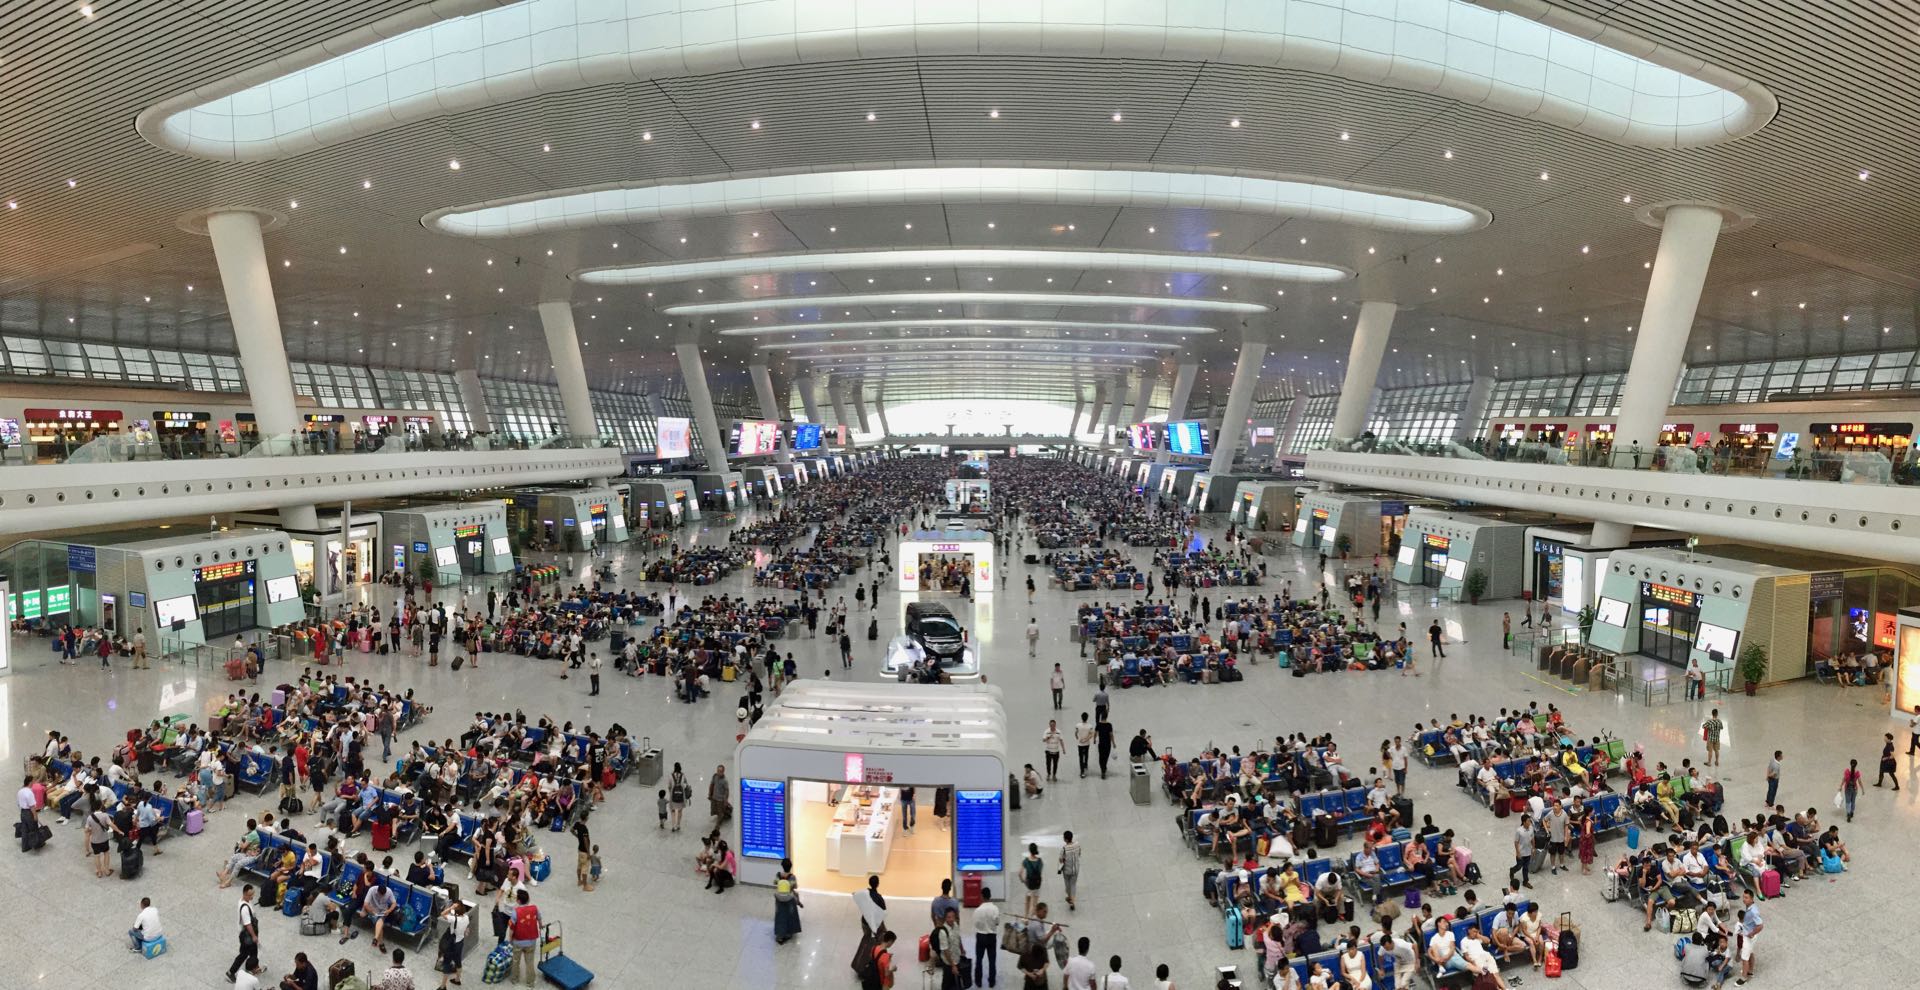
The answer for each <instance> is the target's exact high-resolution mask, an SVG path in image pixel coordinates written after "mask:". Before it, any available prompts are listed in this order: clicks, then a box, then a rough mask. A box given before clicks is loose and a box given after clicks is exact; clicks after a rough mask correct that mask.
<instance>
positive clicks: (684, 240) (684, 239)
mask: <svg viewBox="0 0 1920 990" xmlns="http://www.w3.org/2000/svg"><path fill="white" fill-rule="evenodd" d="M680 243H682V244H685V243H687V239H686V238H684V237H682V238H680ZM547 253H548V254H552V253H553V252H551V251H549V252H547Z"/></svg>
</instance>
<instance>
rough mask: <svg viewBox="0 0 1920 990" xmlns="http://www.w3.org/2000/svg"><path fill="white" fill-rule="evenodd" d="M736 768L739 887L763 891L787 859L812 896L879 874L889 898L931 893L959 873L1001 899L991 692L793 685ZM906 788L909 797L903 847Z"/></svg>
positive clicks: (1000, 809) (999, 761)
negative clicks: (910, 815)
mask: <svg viewBox="0 0 1920 990" xmlns="http://www.w3.org/2000/svg"><path fill="white" fill-rule="evenodd" d="M733 767H734V782H735V783H734V786H735V787H737V788H738V790H739V803H738V804H737V805H736V807H737V808H738V812H739V814H738V819H739V825H738V826H737V828H738V831H737V832H736V833H735V835H736V837H737V839H738V853H739V855H740V880H741V881H742V882H744V883H751V884H760V885H770V884H772V883H773V876H774V873H775V872H776V871H778V870H779V868H780V860H781V859H782V858H790V859H792V860H793V867H794V872H795V873H797V874H798V875H799V877H800V885H801V886H802V887H803V888H808V889H813V890H825V891H839V892H845V893H851V892H853V891H856V890H860V889H864V888H865V887H866V885H867V877H868V876H872V875H876V874H877V875H879V876H880V877H881V884H882V886H883V889H886V890H897V891H929V890H938V889H940V881H941V880H944V879H950V878H956V877H957V876H958V875H960V874H963V873H978V874H980V875H981V880H982V882H983V883H984V884H985V885H986V886H987V887H989V888H991V889H993V890H994V891H995V892H996V894H1004V893H1006V891H1007V890H1008V884H1007V882H1006V879H1007V793H1006V790H1007V787H1008V786H1009V784H1010V783H1011V781H1010V779H1009V777H1008V774H1007V717H1006V710H1005V709H1004V708H1003V707H1002V705H1001V702H1000V689H999V688H998V687H995V686H992V685H987V684H937V685H911V684H866V683H854V682H850V681H817V680H800V681H795V682H793V683H792V684H791V685H789V686H788V687H787V689H786V691H785V692H784V693H782V694H781V695H780V696H779V697H778V698H777V699H776V700H775V701H774V704H773V706H772V707H771V708H769V709H768V710H767V712H766V714H765V715H764V716H762V717H761V719H760V721H758V722H756V723H754V725H753V727H752V728H751V729H749V730H747V735H746V737H745V738H744V739H743V740H742V741H741V742H740V745H739V746H738V747H737V748H736V749H735V750H734V757H733ZM902 788H911V789H912V792H913V804H914V813H915V818H916V827H915V828H914V830H913V832H912V833H911V834H909V833H907V832H906V831H905V827H904V826H905V817H906V809H905V808H904V807H903V803H904V799H905V794H904V793H903V791H902ZM941 790H944V791H945V794H944V795H937V793H936V792H938V791H941ZM940 798H944V804H945V806H946V809H947V812H948V814H949V816H950V817H949V818H948V819H947V821H946V822H944V823H943V822H940V821H938V820H936V819H935V817H934V814H933V811H934V808H935V803H936V800H937V799H940Z"/></svg>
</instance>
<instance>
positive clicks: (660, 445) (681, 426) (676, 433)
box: [653, 416, 693, 459]
mask: <svg viewBox="0 0 1920 990" xmlns="http://www.w3.org/2000/svg"><path fill="white" fill-rule="evenodd" d="M653 425H654V436H655V437H657V438H658V439H656V440H655V441H654V444H653V456H655V457H658V458H662V459H664V458H669V457H686V456H689V455H691V454H692V453H693V421H692V420H690V419H687V418H686V417H684V416H661V417H659V418H658V419H655V420H654V421H653Z"/></svg>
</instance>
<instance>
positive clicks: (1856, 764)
mask: <svg viewBox="0 0 1920 990" xmlns="http://www.w3.org/2000/svg"><path fill="white" fill-rule="evenodd" d="M1860 780H1861V777H1860V761H1859V760H1848V761H1847V768H1846V769H1845V770H1842V771H1840V802H1841V804H1842V805H1844V806H1845V807H1846V811H1847V821H1853V806H1854V802H1856V801H1858V800H1859V799H1860Z"/></svg>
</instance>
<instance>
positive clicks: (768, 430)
mask: <svg viewBox="0 0 1920 990" xmlns="http://www.w3.org/2000/svg"><path fill="white" fill-rule="evenodd" d="M733 431H734V438H733V452H734V453H735V454H736V455H738V456H740V457H753V456H755V455H757V454H771V453H773V452H774V451H776V450H778V449H780V424H779V423H772V422H768V421H766V420H760V419H744V420H741V421H740V422H738V423H735V424H734V427H733Z"/></svg>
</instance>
